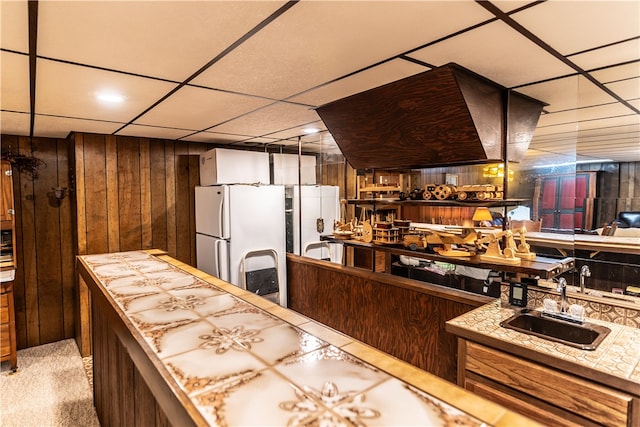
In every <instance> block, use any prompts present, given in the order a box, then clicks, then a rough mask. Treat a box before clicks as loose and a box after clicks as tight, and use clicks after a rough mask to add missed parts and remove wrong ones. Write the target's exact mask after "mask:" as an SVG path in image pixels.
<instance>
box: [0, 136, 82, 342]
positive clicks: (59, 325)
mask: <svg viewBox="0 0 640 427" xmlns="http://www.w3.org/2000/svg"><path fill="white" fill-rule="evenodd" d="M2 152H3V153H6V152H11V153H14V154H19V155H25V156H33V157H36V158H38V159H40V160H42V161H43V162H44V163H46V167H41V168H39V175H38V177H37V178H36V179H32V178H31V177H30V176H29V174H27V173H24V172H21V171H19V170H18V169H17V168H15V167H14V168H13V182H14V199H15V209H16V215H15V220H16V246H17V254H16V258H17V268H16V279H15V281H14V296H15V307H16V337H17V345H18V348H26V347H32V346H36V345H40V344H46V343H48V342H53V341H59V340H62V339H65V338H71V337H73V336H74V334H73V329H74V318H75V313H74V297H75V294H74V269H75V264H74V245H73V240H74V234H73V230H74V227H72V205H71V199H70V197H69V196H68V194H67V196H66V197H65V198H64V199H62V200H61V201H58V200H57V199H56V198H55V196H54V192H53V190H52V187H55V186H60V187H67V188H69V187H70V183H69V178H68V166H69V163H68V142H67V141H66V140H62V139H51V138H34V139H33V141H31V140H30V139H29V138H27V137H17V136H8V135H3V136H2Z"/></svg>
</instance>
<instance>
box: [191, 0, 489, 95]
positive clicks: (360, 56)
mask: <svg viewBox="0 0 640 427" xmlns="http://www.w3.org/2000/svg"><path fill="white" fill-rule="evenodd" d="M451 17H455V19H450V18H451ZM490 17H491V15H490V14H489V13H488V12H487V11H486V10H484V8H482V7H480V6H478V5H476V4H475V3H473V2H451V1H402V2H401V1H373V2H371V1H350V2H347V1H339V2H336V1H303V2H300V3H297V4H296V6H294V7H293V8H291V9H290V10H289V11H287V12H286V13H285V14H284V15H283V16H281V17H279V18H278V19H277V21H276V22H274V23H273V24H271V25H269V26H267V27H266V28H264V29H263V30H262V31H260V32H259V33H258V34H257V35H255V36H254V37H252V38H251V39H249V40H247V41H246V42H245V43H244V44H242V45H241V46H240V47H238V48H237V49H236V50H234V51H233V52H232V53H231V54H229V55H228V56H226V57H224V58H223V59H222V60H221V61H219V62H218V63H216V64H214V65H213V66H212V67H211V68H210V69H209V70H207V71H205V72H204V73H203V74H201V75H200V76H199V77H197V78H196V79H195V80H194V83H196V84H200V85H203V86H209V87H215V88H220V89H228V90H232V91H236V92H242V93H249V94H254V95H261V96H266V97H269V98H279V99H282V98H286V97H289V96H292V95H294V94H298V93H300V92H302V91H304V90H306V89H309V88H311V87H315V86H318V85H320V84H322V83H325V82H328V81H331V80H333V79H336V78H338V77H341V76H344V75H347V74H349V73H352V72H354V71H357V70H360V69H363V68H365V67H368V66H370V65H372V64H374V63H376V62H379V61H382V60H386V59H389V58H391V57H393V56H395V55H398V54H401V53H403V52H406V51H408V50H410V49H413V48H415V47H416V46H417V45H420V44H422V43H426V42H430V41H433V40H434V39H437V38H439V37H442V36H445V35H447V34H450V33H452V32H455V31H457V30H460V29H462V28H465V27H467V26H470V25H473V24H476V23H478V22H481V21H483V20H485V19H488V18H490Z"/></svg>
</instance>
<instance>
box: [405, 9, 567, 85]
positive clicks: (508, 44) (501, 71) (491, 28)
mask: <svg viewBox="0 0 640 427" xmlns="http://www.w3.org/2000/svg"><path fill="white" fill-rule="evenodd" d="M409 56H411V57H412V58H415V59H418V60H420V61H424V62H426V63H429V64H434V65H444V64H446V63H448V62H455V63H457V64H459V65H462V66H463V67H466V68H468V69H470V70H471V71H474V72H476V73H478V74H480V75H482V76H484V77H486V78H488V79H490V80H493V81H494V82H496V83H499V84H501V85H503V86H506V87H513V86H519V85H522V84H525V83H530V82H536V81H541V80H545V79H549V78H553V77H558V76H564V75H567V74H573V73H574V70H573V69H571V68H570V67H568V66H567V65H565V64H563V63H562V62H560V61H559V60H558V59H556V58H555V57H553V56H551V55H550V54H549V53H547V52H546V51H544V50H543V49H542V48H540V47H538V46H537V45H535V44H534V43H532V42H531V41H529V40H528V39H526V38H525V37H524V36H522V35H520V34H519V33H517V32H516V31H515V30H512V29H511V28H510V27H508V26H507V25H506V24H504V23H502V22H493V23H491V24H487V25H484V26H482V27H480V28H477V29H474V30H472V31H468V32H466V33H463V34H460V35H458V36H456V37H453V38H451V39H448V40H445V41H443V42H441V43H438V44H435V45H433V46H429V47H426V48H424V49H421V50H419V51H417V52H414V53H412V54H411V55H409Z"/></svg>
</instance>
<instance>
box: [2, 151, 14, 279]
mask: <svg viewBox="0 0 640 427" xmlns="http://www.w3.org/2000/svg"><path fill="white" fill-rule="evenodd" d="M0 171H1V174H0V187H1V189H2V196H1V197H0V232H1V233H2V234H1V237H2V239H1V244H2V246H1V247H0V268H2V269H6V268H14V267H15V260H16V246H15V244H14V243H15V235H16V226H15V220H14V217H15V215H14V212H15V211H14V205H13V203H14V202H13V178H12V172H11V164H10V163H9V162H8V161H6V160H2V163H1V168H0Z"/></svg>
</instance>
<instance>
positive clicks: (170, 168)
mask: <svg viewBox="0 0 640 427" xmlns="http://www.w3.org/2000/svg"><path fill="white" fill-rule="evenodd" d="M164 154H165V160H164V162H165V163H164V164H165V173H166V176H165V188H166V197H167V199H166V206H167V249H166V250H167V252H169V255H171V256H172V257H174V258H177V256H176V254H177V253H178V239H177V237H176V236H177V234H178V229H177V226H176V221H177V219H176V218H177V214H176V191H177V187H176V157H175V155H176V152H175V144H174V143H173V142H171V141H166V142H165V143H164Z"/></svg>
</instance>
